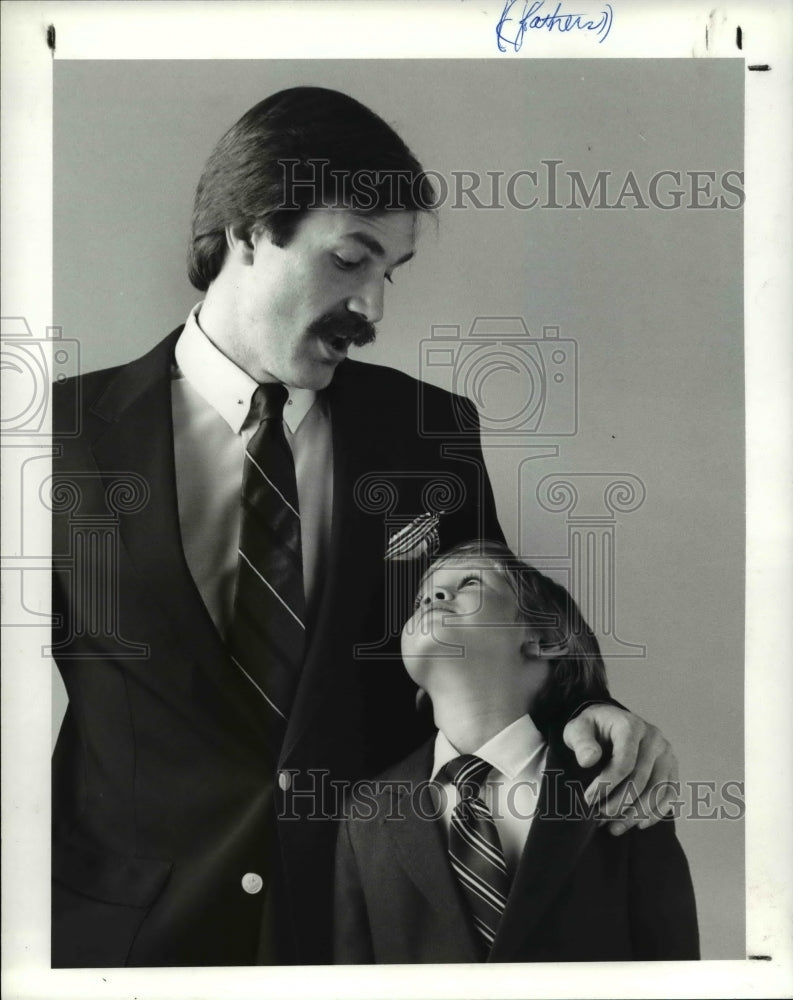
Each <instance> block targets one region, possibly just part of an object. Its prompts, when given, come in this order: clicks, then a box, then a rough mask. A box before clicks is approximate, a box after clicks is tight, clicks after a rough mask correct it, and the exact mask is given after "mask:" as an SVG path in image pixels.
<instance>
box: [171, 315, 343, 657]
mask: <svg viewBox="0 0 793 1000" xmlns="http://www.w3.org/2000/svg"><path fill="white" fill-rule="evenodd" d="M199 309H200V303H199V305H197V306H196V307H195V308H194V309H193V310H192V311H191V313H190V315H189V316H188V318H187V322H186V324H185V328H184V330H183V331H182V333H181V335H180V337H179V340H178V341H177V343H176V365H175V366H174V370H173V373H172V382H171V406H172V412H173V433H174V455H175V461H176V492H177V498H178V503H179V525H180V527H181V532H182V546H183V548H184V553H185V557H186V559H187V565H188V568H189V569H190V572H191V574H192V576H193V579H194V580H195V582H196V586H197V587H198V591H199V593H200V594H201V597H202V599H203V601H204V604H205V605H206V607H207V610H208V611H209V614H210V616H211V617H212V620H213V622H214V623H215V626H216V627H217V629H218V631H219V632H220V634H221V635H222V636H224V637H225V635H226V632H227V629H228V627H229V624H230V622H231V615H232V610H233V604H234V584H235V579H236V575H237V547H238V543H239V533H240V494H241V491H242V470H243V463H244V457H245V447H246V445H247V443H248V441H249V440H250V438H251V437H252V436H253V434H254V433H255V432H256V430H257V429H258V425H257V424H256V422H255V421H251V420H250V418H249V414H250V406H251V400H252V398H253V394H254V392H255V391H256V388H257V385H258V383H257V382H255V381H254V380H253V379H252V378H251V377H250V375H248V374H247V373H246V372H244V371H243V370H242V369H241V368H238V367H237V365H235V364H234V362H233V361H231V360H230V359H229V358H227V357H226V356H225V355H224V354H223V353H222V352H221V351H220V350H218V348H217V347H215V345H214V344H213V343H212V342H211V341H210V340H209V338H208V337H207V336H206V334H205V333H204V332H203V330H202V329H201V327H200V326H199V324H198V319H197V316H198V311H199ZM286 388H287V389H288V391H289V399H288V400H287V402H286V404H285V406H284V432H285V434H286V439H287V441H288V442H289V447H290V448H291V449H292V455H293V456H294V459H295V474H296V477H297V494H298V500H299V504H300V531H301V540H302V548H303V583H304V587H305V591H306V604H307V610H308V620H309V621H311V619H312V613H313V611H314V610H315V608H316V603H317V601H318V599H319V591H320V586H321V582H322V579H323V576H324V566H325V560H326V558H327V552H328V545H329V542H330V525H331V505H332V503H333V440H332V435H331V422H330V413H329V412H328V409H327V404H326V402H325V400H323V399H322V397H321V396H318V395H317V393H315V392H313V391H312V390H310V389H295V388H292V387H290V386H287V387H286Z"/></svg>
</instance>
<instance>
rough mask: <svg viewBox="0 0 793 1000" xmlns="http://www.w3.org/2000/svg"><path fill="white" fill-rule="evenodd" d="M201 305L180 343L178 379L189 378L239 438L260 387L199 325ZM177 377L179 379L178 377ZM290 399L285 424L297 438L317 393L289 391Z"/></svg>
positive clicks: (183, 333)
mask: <svg viewBox="0 0 793 1000" xmlns="http://www.w3.org/2000/svg"><path fill="white" fill-rule="evenodd" d="M200 308H201V303H200V302H199V303H198V305H197V306H194V308H193V309H191V310H190V315H189V316H188V317H187V322H186V323H185V327H184V330H182V333H181V334H180V336H179V339H178V341H177V342H176V352H175V354H176V364H177V367H178V369H179V371H178V375H181V376H182V377H184V378H186V379H187V381H188V382H189V383H190V385H191V386H192V387H193V388H194V389H195V390H196V392H197V393H198V394H199V395H200V396H202V397H203V398H204V399H205V400H206V401H207V403H209V405H210V406H212V407H213V408H214V409H215V410H216V411H217V412H218V413H219V414H220V416H221V417H223V419H224V420H225V421H226V423H227V424H228V425H229V427H230V428H231V429H232V431H233V432H234V433H235V434H239V433H240V432H241V431H242V430H243V427H244V426H245V423H246V421H247V419H248V414H249V412H250V408H251V400H252V399H253V394H254V392H255V391H256V389H257V387H258V383H257V382H256V381H255V380H254V379H252V378H251V377H250V375H248V373H247V372H244V371H243V370H242V369H241V368H239V367H238V366H237V365H235V364H234V362H233V361H232V360H231V359H230V358H227V357H226V355H225V354H224V353H223V352H222V351H221V350H219V349H218V348H217V347H215V345H214V344H213V343H212V341H211V340H210V339H209V337H207V335H206V334H205V333H204V331H203V330H202V329H201V327H200V326H199V324H198V319H197V317H198V311H199V309H200ZM178 375H177V377H178ZM286 388H287V390H288V392H289V399H288V401H287V403H286V405H285V406H284V423H285V424H286V426H287V427H288V428H289V430H290V431H291V432H292V433H293V434H294V433H295V432H296V431H297V429H298V427H299V426H300V424H301V422H302V420H303V418H304V417H305V415H306V414H307V413H308V411H309V410H310V409H311V407H312V406H313V405H314V401H315V400H316V398H317V394H316V392H314V390H313V389H297V388H294V387H293V386H287V387H286Z"/></svg>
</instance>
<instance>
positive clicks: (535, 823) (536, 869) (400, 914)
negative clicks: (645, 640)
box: [335, 542, 699, 963]
mask: <svg viewBox="0 0 793 1000" xmlns="http://www.w3.org/2000/svg"><path fill="white" fill-rule="evenodd" d="M402 654H403V659H404V662H405V666H406V668H407V671H408V673H409V674H410V675H411V677H412V678H413V680H414V681H415V682H416V683H417V684H418V685H419V687H420V688H421V689H422V690H423V691H424V692H426V694H427V695H428V696H429V698H430V700H431V702H432V708H433V713H434V718H435V723H436V725H437V727H438V733H437V736H436V738H435V739H434V741H432V742H431V743H429V744H428V745H426V746H424V747H423V748H421V749H420V750H418V751H417V752H416V753H414V754H413V755H412V756H410V757H408V758H407V759H406V760H405V761H403V762H402V763H401V764H399V765H397V766H395V767H394V768H392V769H390V770H389V771H388V772H386V773H385V774H384V775H383V776H382V777H381V779H380V780H379V781H378V782H377V785H376V794H375V795H374V797H373V799H370V800H366V803H365V806H366V805H368V808H367V807H364V808H357V810H356V807H355V804H354V802H353V804H352V806H351V809H350V814H349V816H348V818H347V819H346V820H345V822H344V823H343V825H342V827H341V829H340V834H339V842H338V849H337V871H336V927H335V938H336V961H337V962H339V963H361V962H383V963H397V962H473V961H491V962H494V961H501V962H528V961H547V962H558V961H620V960H631V959H695V958H699V942H698V931H697V920H696V909H695V904H694V894H693V889H692V885H691V879H690V876H689V871H688V865H687V863H686V859H685V856H684V854H683V851H682V849H681V847H680V844H679V843H678V841H677V839H676V837H675V833H674V827H673V824H672V822H671V821H664V822H661V823H658V824H657V825H656V826H654V827H652V828H651V829H648V830H644V831H639V830H638V829H633V830H631V831H630V832H629V833H628V834H626V835H625V836H624V837H612V836H610V835H609V834H608V832H607V831H606V829H605V828H604V827H602V826H600V825H599V823H598V821H597V817H596V816H594V815H592V813H591V811H590V810H588V809H587V807H586V805H585V804H584V801H583V796H582V792H583V790H584V789H585V788H586V787H587V786H588V785H589V784H590V782H591V781H592V778H593V775H592V773H591V772H585V771H583V770H582V769H580V768H579V767H578V765H577V764H576V761H575V757H574V756H573V755H572V754H571V753H570V752H569V751H568V750H567V748H566V747H565V746H564V743H563V742H562V740H561V730H562V728H563V725H564V722H565V721H566V720H567V719H568V718H569V715H570V711H571V710H573V709H574V708H575V707H576V706H578V705H580V704H582V702H585V701H587V700H589V699H597V698H602V697H604V696H605V695H607V693H608V689H607V685H606V677H605V669H604V666H603V661H602V658H601V656H600V650H599V647H598V643H597V639H596V638H595V636H594V635H593V633H592V631H591V630H590V629H589V627H588V626H587V625H586V623H585V622H584V620H583V618H582V616H581V613H580V611H579V609H578V607H577V606H576V604H575V602H574V601H573V600H572V598H571V597H570V595H569V594H568V593H567V591H566V590H565V589H564V588H563V587H561V586H559V585H558V584H556V583H554V582H553V581H552V580H550V579H549V578H548V577H546V576H544V575H543V574H541V573H540V572H538V571H537V570H535V569H533V568H531V567H529V566H527V565H526V564H524V563H522V562H520V561H519V560H517V559H516V558H515V557H514V556H513V554H512V553H511V552H510V551H509V550H508V549H507V548H505V547H504V546H502V545H498V544H494V543H488V542H485V543H479V542H473V543H467V544H465V545H462V546H458V547H457V548H456V549H453V550H452V551H451V552H449V553H447V554H446V555H445V556H442V557H441V558H440V559H439V560H438V561H437V562H436V563H435V564H434V565H433V566H432V567H431V568H430V570H429V571H428V572H427V573H426V574H425V576H424V578H423V580H422V582H421V585H420V590H419V594H418V596H417V598H416V609H415V612H414V614H413V616H412V617H411V618H410V619H409V620H408V622H407V623H406V625H405V628H404V630H403V633H402ZM430 779H431V780H430ZM358 805H359V806H360V805H361V802H359V803H358Z"/></svg>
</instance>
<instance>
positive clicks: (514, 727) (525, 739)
mask: <svg viewBox="0 0 793 1000" xmlns="http://www.w3.org/2000/svg"><path fill="white" fill-rule="evenodd" d="M475 754H476V756H477V757H481V758H482V760H486V761H487V762H488V764H490V765H491V767H492V768H493V770H491V771H490V772H489V774H488V775H487V778H486V779H485V782H484V784H483V785H482V798H483V799H484V801H485V804H486V805H487V807H488V808H489V809H490V811H491V813H492V814H493V819H494V821H495V824H496V829H497V830H498V836H499V839H500V840H501V847H502V849H503V851H504V859H505V861H506V863H507V871H508V872H509V874H510V877H512V876H513V875H514V874H515V871H516V870H517V866H518V862H519V861H520V856H521V854H522V853H523V848H524V847H525V846H526V839H527V837H528V836H529V830H530V829H531V823H532V819H533V817H534V812H535V810H536V808H537V801H538V798H539V793H540V784H541V782H542V776H543V774H544V772H545V764H546V760H547V756H548V744H547V743H546V742H545V740H544V738H543V736H542V734H541V733H540V732H539V730H538V729H537V727H536V726H535V725H534V723H533V722H532V721H531V718H530V717H529V716H528V715H522V716H521V717H520V718H519V719H516V720H515V721H514V722H512V723H511V724H510V725H508V726H507V727H506V728H505V729H502V730H501V732H500V733H497V734H496V735H495V736H493V737H492V738H491V739H489V740H488V741H487V743H485V744H484V745H483V746H481V747H480V748H479V749H478V750H476V751H475ZM459 756H460V752H459V750H457V749H455V747H454V746H452V744H451V743H450V742H449V740H448V739H447V738H446V736H445V735H444V734H443V733H442V732H441V731H440V730H439V731H438V735H437V736H436V738H435V756H434V759H433V766H432V774H433V777H434V778H435V780H436V781H437V782H438V783H439V784H440V785H441V786H442V787H443V788H444V791H445V792H446V794H445V796H443V806H444V809H443V813H442V815H441V817H440V819H441V822H442V823H443V824H444V827H445V830H446V832H447V834H448V832H449V827H450V826H451V818H452V811H453V810H454V807H455V806H456V805H457V799H458V794H457V789H456V788H455V787H454V786H453V785H452V784H451V782H449V781H447V780H445V779H443V778H442V777H441V775H439V773H438V772H439V771H440V770H441V769H442V768H443V767H445V766H446V764H448V763H449V761H451V760H454V758H455V757H459Z"/></svg>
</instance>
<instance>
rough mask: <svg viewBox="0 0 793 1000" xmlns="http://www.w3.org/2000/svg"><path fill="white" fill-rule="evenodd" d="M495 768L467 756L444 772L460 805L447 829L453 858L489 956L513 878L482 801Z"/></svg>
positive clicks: (478, 759) (453, 866)
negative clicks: (510, 878)
mask: <svg viewBox="0 0 793 1000" xmlns="http://www.w3.org/2000/svg"><path fill="white" fill-rule="evenodd" d="M490 769H491V765H490V764H488V762H487V761H486V760H482V759H481V757H475V756H474V755H473V754H465V755H463V756H462V757H456V758H455V759H454V760H452V761H450V762H449V763H448V764H447V765H446V767H445V768H444V769H443V770H444V774H445V776H446V777H447V778H448V780H449V781H451V782H453V783H454V785H455V786H456V788H457V791H458V795H459V800H458V803H457V805H456V806H455V807H454V811H453V812H452V820H451V827H450V829H449V858H450V860H451V863H452V868H453V869H454V872H455V875H456V876H457V879H458V881H459V883H460V886H461V888H462V890H463V895H464V896H465V899H466V901H467V903H468V906H469V909H470V912H471V916H472V918H473V922H474V927H475V928H476V930H477V931H478V932H479V934H480V936H481V937H482V939H483V941H484V942H485V945H486V950H488V951H489V949H490V946H491V945H492V944H493V941H494V939H495V936H496V931H497V929H498V924H499V921H500V920H501V915H502V913H503V912H504V907H505V906H506V903H507V895H508V894H509V876H508V875H507V866H506V863H505V861H504V853H503V851H502V850H501V841H500V840H499V839H498V831H497V830H496V824H495V822H494V821H493V816H492V814H491V812H490V810H489V809H488V808H487V806H486V805H485V803H484V801H483V800H482V798H481V795H480V791H481V786H482V782H483V781H484V780H485V777H486V776H487V773H488V771H490Z"/></svg>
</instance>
